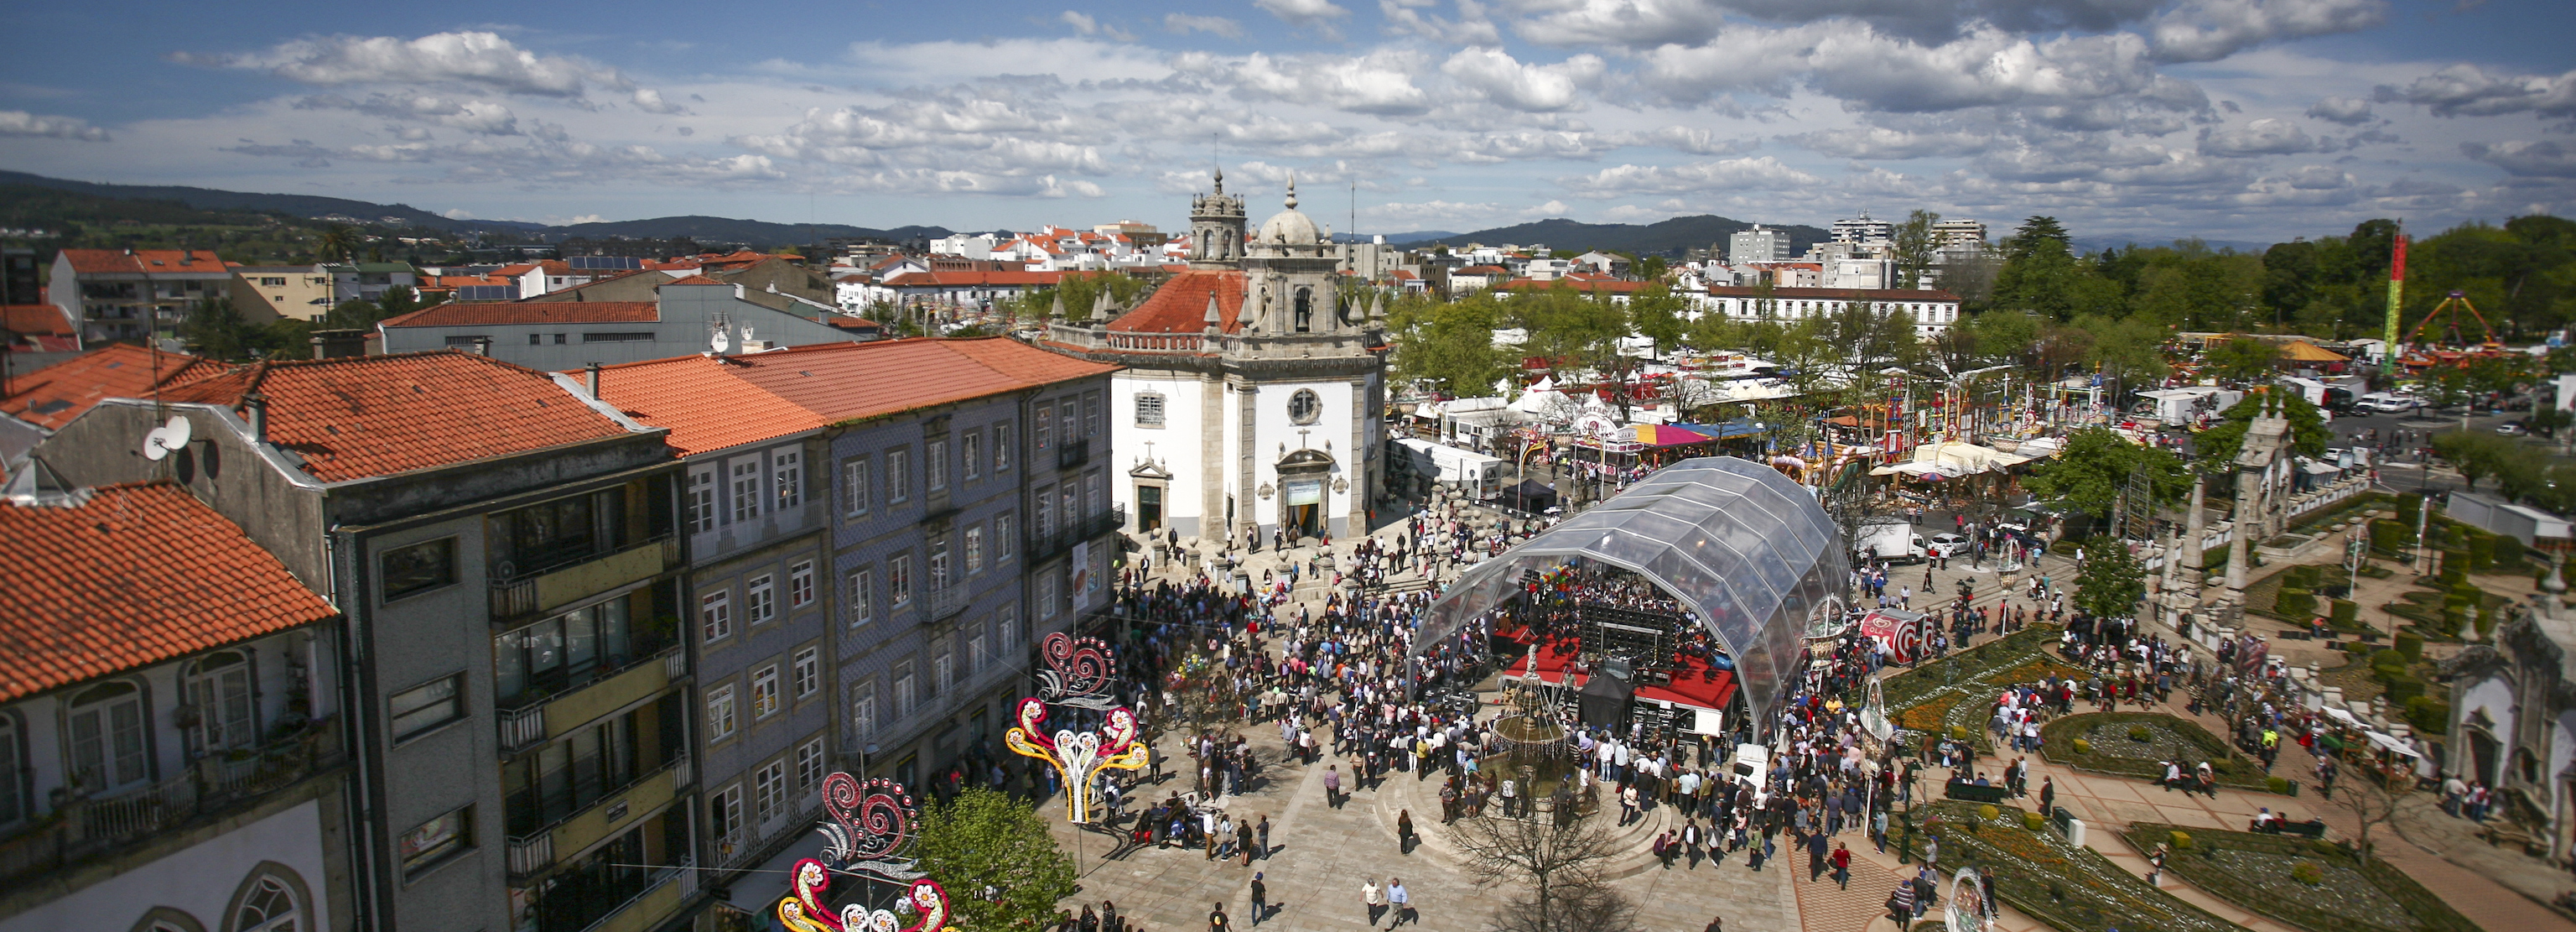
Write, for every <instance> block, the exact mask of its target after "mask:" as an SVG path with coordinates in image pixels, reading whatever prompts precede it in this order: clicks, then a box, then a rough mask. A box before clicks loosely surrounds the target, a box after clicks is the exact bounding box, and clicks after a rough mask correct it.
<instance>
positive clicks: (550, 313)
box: [383, 301, 662, 327]
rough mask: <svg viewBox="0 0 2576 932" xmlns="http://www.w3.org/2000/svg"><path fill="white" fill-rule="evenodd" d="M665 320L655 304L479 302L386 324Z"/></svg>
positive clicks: (436, 309)
mask: <svg viewBox="0 0 2576 932" xmlns="http://www.w3.org/2000/svg"><path fill="white" fill-rule="evenodd" d="M661 319H662V311H661V308H660V307H659V306H657V305H655V304H654V303H653V302H651V301H499V302H486V301H477V302H472V303H467V304H441V305H438V306H435V307H426V308H422V309H420V310H417V311H413V312H411V313H409V314H404V315H401V316H399V317H388V318H385V319H384V321H383V325H384V326H387V327H483V326H493V325H506V324H612V323H639V322H646V323H649V322H652V321H657V320H661Z"/></svg>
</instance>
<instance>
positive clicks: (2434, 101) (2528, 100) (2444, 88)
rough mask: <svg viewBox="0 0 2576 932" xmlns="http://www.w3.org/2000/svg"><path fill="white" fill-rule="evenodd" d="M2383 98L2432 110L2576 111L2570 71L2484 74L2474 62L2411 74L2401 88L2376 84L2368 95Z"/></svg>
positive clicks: (2569, 113) (2455, 113)
mask: <svg viewBox="0 0 2576 932" xmlns="http://www.w3.org/2000/svg"><path fill="white" fill-rule="evenodd" d="M2373 96H2374V97H2375V98H2376V99H2378V100H2380V101H2382V102H2385V103H2395V102H2399V101H2403V102H2405V103H2410V104H2423V105H2425V106H2427V107H2430V108H2432V110H2433V113H2434V114H2435V115H2438V116H2446V117H2447V116H2495V115H2498V114H2506V113H2524V112H2532V113H2538V114H2540V115H2542V116H2561V117H2563V116H2576V71H2570V72H2567V73H2565V74H2558V75H2545V74H2523V75H2515V74H2489V73H2487V71H2486V69H2484V68H2480V67H2478V66H2476V65H2452V66H2450V67H2448V68H2444V69H2442V70H2440V71H2436V72H2433V73H2432V74H2428V75H2425V76H2423V77H2421V78H2417V79H2415V81H2414V82H2413V83H2411V84H2408V85H2407V86H2406V87H2405V88H2403V89H2400V88H2396V87H2386V86H2383V87H2380V88H2379V89H2378V90H2377V91H2376V92H2375V93H2374V95H2373Z"/></svg>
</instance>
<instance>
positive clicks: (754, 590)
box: [742, 575, 778, 625]
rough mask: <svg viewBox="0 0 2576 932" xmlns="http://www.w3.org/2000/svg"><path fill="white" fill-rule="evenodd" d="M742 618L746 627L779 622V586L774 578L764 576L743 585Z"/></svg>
mask: <svg viewBox="0 0 2576 932" xmlns="http://www.w3.org/2000/svg"><path fill="white" fill-rule="evenodd" d="M742 616H743V623H744V624H746V625H759V624H767V623H769V622H773V621H777V620H778V585H777V583H776V581H775V578H774V577H770V576H765V575H764V576H760V577H758V578H755V579H753V580H752V581H750V582H748V583H745V584H743V587H742Z"/></svg>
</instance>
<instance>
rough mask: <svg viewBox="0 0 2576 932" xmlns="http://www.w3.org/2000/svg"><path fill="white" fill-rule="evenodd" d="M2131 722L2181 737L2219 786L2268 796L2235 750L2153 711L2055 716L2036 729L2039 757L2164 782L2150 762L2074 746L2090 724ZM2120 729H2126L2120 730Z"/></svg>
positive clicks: (2257, 769)
mask: <svg viewBox="0 0 2576 932" xmlns="http://www.w3.org/2000/svg"><path fill="white" fill-rule="evenodd" d="M2133 722H2154V723H2156V724H2159V725H2162V726H2164V727H2166V728H2168V729H2171V730H2172V731H2173V732H2174V733H2175V734H2178V735H2181V736H2182V739H2183V740H2185V741H2188V742H2191V744H2192V745H2193V746H2194V747H2197V748H2199V749H2200V750H2201V753H2202V754H2203V755H2205V756H2206V758H2207V759H2208V761H2209V769H2210V773H2211V775H2212V776H2215V777H2217V778H2218V785H2220V786H2225V787H2233V788H2236V789H2240V790H2265V791H2269V790H2271V789H2272V786H2271V784H2270V783H2269V782H2268V781H2266V780H2265V779H2264V775H2263V768H2262V767H2261V766H2259V765H2257V764H2255V763H2254V762H2253V761H2250V760H2247V759H2245V756H2244V755H2242V754H2238V753H2236V749H2235V748H2232V747H2229V746H2228V745H2227V742H2226V741H2223V740H2220V739H2219V737H2218V736H2217V735H2213V734H2210V733H2209V730H2208V729H2205V728H2202V727H2200V726H2199V725H2198V724H2195V723H2193V722H2190V721H2188V720H2185V719H2181V718H2176V717H2174V716H2171V715H2161V714H2157V713H2154V712H2084V713H2079V714H2076V715H2064V716H2059V717H2058V718H2057V720H2056V721H2052V722H2049V723H2048V724H2047V725H2044V726H2041V727H2040V729H2039V738H2040V743H2039V756H2040V757H2041V758H2042V759H2044V760H2046V761H2048V762H2049V763H2052V764H2059V765H2063V766H2067V767H2073V768H2075V769H2077V770H2089V771H2092V772H2095V773H2107V774H2113V775H2117V776H2123V777H2137V778H2140V779H2144V780H2149V781H2153V780H2161V779H2164V771H2162V770H2159V769H2157V767H2156V764H2155V762H2154V761H2143V760H2131V759H2129V758H2122V757H2105V756H2102V755H2099V754H2094V753H2092V748H2091V747H2089V746H2086V747H2077V746H2076V742H2077V740H2078V739H2077V738H2076V737H2075V736H2076V735H2078V734H2083V733H2085V732H2086V731H2087V730H2089V729H2092V728H2093V726H2095V725H2110V726H2112V727H2114V728H2119V726H2122V725H2127V724H2129V723H2133ZM2119 730H2121V731H2126V730H2127V729H2125V728H2119Z"/></svg>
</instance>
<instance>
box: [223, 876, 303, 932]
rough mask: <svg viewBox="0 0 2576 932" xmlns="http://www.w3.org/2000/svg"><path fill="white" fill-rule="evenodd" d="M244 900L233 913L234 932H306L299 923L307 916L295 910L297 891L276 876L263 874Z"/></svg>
mask: <svg viewBox="0 0 2576 932" xmlns="http://www.w3.org/2000/svg"><path fill="white" fill-rule="evenodd" d="M247 894H248V895H246V896H244V897H243V898H242V901H241V907H240V908H238V909H235V910H233V923H232V932H303V929H304V927H303V926H302V925H301V924H300V923H299V920H300V919H302V917H303V912H302V911H301V910H299V909H297V908H296V906H295V891H293V890H290V889H288V888H287V886H286V881H283V880H279V879H278V878H277V876H276V875H274V874H262V875H260V878H259V880H258V881H256V882H255V883H254V884H253V885H252V886H251V888H250V890H249V891H247Z"/></svg>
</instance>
